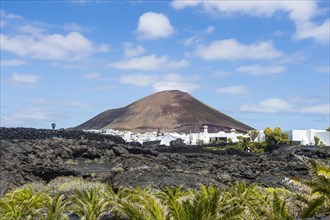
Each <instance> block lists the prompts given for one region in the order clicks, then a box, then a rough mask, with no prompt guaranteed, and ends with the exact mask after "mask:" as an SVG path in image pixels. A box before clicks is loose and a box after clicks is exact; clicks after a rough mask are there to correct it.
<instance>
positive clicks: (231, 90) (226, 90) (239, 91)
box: [216, 85, 249, 95]
mask: <svg viewBox="0 0 330 220" xmlns="http://www.w3.org/2000/svg"><path fill="white" fill-rule="evenodd" d="M216 91H217V92H218V93H220V94H231V95H247V94H248V93H249V89H248V88H247V87H246V86H242V85H239V86H227V87H222V88H218V89H217V90H216Z"/></svg>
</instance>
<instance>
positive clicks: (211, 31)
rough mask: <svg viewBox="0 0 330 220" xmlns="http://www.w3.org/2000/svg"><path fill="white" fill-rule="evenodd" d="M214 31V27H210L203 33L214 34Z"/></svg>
mask: <svg viewBox="0 0 330 220" xmlns="http://www.w3.org/2000/svg"><path fill="white" fill-rule="evenodd" d="M214 30H215V28H214V26H212V25H210V26H208V27H207V28H206V29H205V30H204V31H205V33H207V34H212V33H213V32H214Z"/></svg>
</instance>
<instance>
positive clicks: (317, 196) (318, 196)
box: [291, 160, 330, 218]
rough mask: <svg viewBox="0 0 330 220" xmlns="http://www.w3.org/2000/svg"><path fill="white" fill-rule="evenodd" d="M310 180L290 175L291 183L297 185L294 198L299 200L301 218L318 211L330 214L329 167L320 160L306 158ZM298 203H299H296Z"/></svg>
mask: <svg viewBox="0 0 330 220" xmlns="http://www.w3.org/2000/svg"><path fill="white" fill-rule="evenodd" d="M307 164H308V166H309V172H310V176H311V177H312V179H311V180H303V179H300V178H297V177H292V178H291V181H292V182H293V184H295V185H298V186H299V188H298V190H297V191H298V192H297V194H296V198H297V199H298V200H299V201H301V202H302V203H303V204H304V205H302V210H301V213H300V217H301V218H307V217H313V216H315V215H316V214H318V213H321V214H326V215H329V214H330V167H329V166H326V165H325V164H323V163H322V162H316V161H315V160H308V161H307ZM297 205H300V204H297Z"/></svg>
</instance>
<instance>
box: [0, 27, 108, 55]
mask: <svg viewBox="0 0 330 220" xmlns="http://www.w3.org/2000/svg"><path fill="white" fill-rule="evenodd" d="M0 41H1V50H4V51H8V52H11V53H13V54H15V55H18V56H20V57H31V58H35V59H48V60H77V59H81V58H86V57H88V56H90V55H91V54H92V53H96V52H106V51H108V46H107V45H97V46H96V45H95V44H94V43H93V42H91V41H90V40H88V39H87V38H86V37H84V36H83V35H82V34H80V33H78V32H70V33H68V34H67V35H61V34H49V35H44V34H38V35H33V34H32V35H15V36H7V35H4V34H1V35H0Z"/></svg>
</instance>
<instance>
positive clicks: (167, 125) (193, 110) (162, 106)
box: [76, 90, 252, 133]
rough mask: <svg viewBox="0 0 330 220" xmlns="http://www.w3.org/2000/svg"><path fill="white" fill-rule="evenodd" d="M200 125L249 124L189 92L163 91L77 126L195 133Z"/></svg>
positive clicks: (212, 127) (217, 127) (228, 126)
mask: <svg viewBox="0 0 330 220" xmlns="http://www.w3.org/2000/svg"><path fill="white" fill-rule="evenodd" d="M203 125H208V126H209V130H210V131H215V132H216V131H221V130H225V131H227V130H230V129H232V128H234V129H236V130H238V131H247V130H250V129H252V128H251V127H249V126H247V125H245V124H243V123H241V122H239V121H237V120H235V119H233V118H231V117H229V116H227V115H225V114H223V113H221V112H219V111H217V110H215V109H213V108H211V107H209V106H207V105H205V104H204V103H202V102H200V101H199V100H197V99H196V98H194V97H193V96H191V95H190V94H188V93H186V92H182V91H179V90H166V91H161V92H157V93H154V94H151V95H149V96H146V97H144V98H142V99H140V100H138V101H136V102H133V103H132V104H130V105H128V106H126V107H123V108H119V109H112V110H107V111H105V112H103V113H101V114H99V115H97V116H95V117H94V118H92V119H90V120H88V121H86V122H85V123H83V124H81V125H79V126H77V127H76V128H78V129H104V128H112V129H118V130H131V131H155V130H157V129H160V130H161V131H177V132H186V133H188V132H190V131H191V132H197V131H199V129H200V127H202V126H203Z"/></svg>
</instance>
